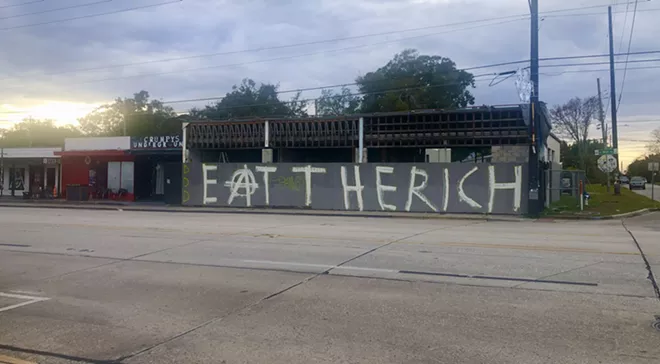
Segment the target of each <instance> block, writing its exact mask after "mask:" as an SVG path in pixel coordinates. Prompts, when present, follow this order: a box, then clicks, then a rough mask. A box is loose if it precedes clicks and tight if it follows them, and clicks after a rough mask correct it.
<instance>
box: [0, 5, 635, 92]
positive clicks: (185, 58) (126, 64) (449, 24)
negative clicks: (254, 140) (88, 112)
mask: <svg viewBox="0 0 660 364" xmlns="http://www.w3.org/2000/svg"><path fill="white" fill-rule="evenodd" d="M42 1H43V0H42ZM630 3H632V2H630ZM621 5H623V4H621ZM606 6H607V5H591V6H582V7H577V8H566V9H556V10H550V11H545V12H542V14H554V13H563V12H571V11H579V10H585V9H594V8H603V7H606ZM567 15H570V14H562V15H558V16H567ZM505 19H516V20H526V19H529V14H518V15H508V16H503V17H494V18H485V19H477V20H471V21H464V22H455V23H448V24H439V25H431V26H425V27H417V28H408V29H399V30H393V31H386V32H379V33H370V34H362V35H356V36H349V37H341V38H332V39H323V40H317V41H310V42H301V43H293V44H285V45H278V46H268V47H259V48H248V49H244V50H238V51H227V52H215V53H205V54H196V55H191V56H183V57H173V58H162V59H155V60H148V61H141V62H132V63H124V64H114V65H108V66H99V67H91V68H78V69H72V70H65V71H58V72H52V73H46V74H44V75H43V76H54V75H60V74H68V73H77V72H89V71H98V70H103V69H111V68H122V67H129V66H139V65H145V64H153V63H164V62H172V61H182V60H188V59H196V58H207V57H215V56H226V55H234V54H242V53H252V52H262V51H268V50H279V49H288V48H294V47H303V46H309V45H318V44H325V43H333V42H341V41H347V40H355V39H362V38H370V37H376V36H383V35H391V34H399V33H407V32H415V31H420V30H429V29H436V28H445V27H452V26H459V25H466V24H475V23H487V22H492V21H498V20H505ZM497 24H499V23H495V24H492V25H497ZM17 76H21V75H20V74H19V75H14V76H13V77H17ZM13 77H12V78H13ZM6 79H9V78H5V80H6Z"/></svg>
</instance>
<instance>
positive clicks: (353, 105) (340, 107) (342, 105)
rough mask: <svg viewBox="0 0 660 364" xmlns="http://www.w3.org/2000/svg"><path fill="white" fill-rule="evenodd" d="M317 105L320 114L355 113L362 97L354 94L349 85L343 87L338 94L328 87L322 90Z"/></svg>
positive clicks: (317, 111) (317, 112)
mask: <svg viewBox="0 0 660 364" xmlns="http://www.w3.org/2000/svg"><path fill="white" fill-rule="evenodd" d="M315 106H316V114H317V115H319V116H329V115H349V114H355V113H356V112H357V111H358V110H359V107H360V97H359V96H356V95H353V93H352V92H351V90H349V89H348V88H347V87H342V89H341V91H340V92H339V93H337V94H335V92H334V91H332V90H328V89H326V90H323V91H321V97H320V98H319V99H318V100H317V102H316V105H315Z"/></svg>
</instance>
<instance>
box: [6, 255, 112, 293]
mask: <svg viewBox="0 0 660 364" xmlns="http://www.w3.org/2000/svg"><path fill="white" fill-rule="evenodd" d="M111 262H114V260H109V259H99V258H80V257H69V256H61V255H49V254H30V253H25V252H10V251H2V250H1V249H0V291H3V290H8V289H19V287H21V286H22V285H26V284H28V283H30V282H33V281H39V280H42V279H45V278H49V277H56V276H59V275H62V274H66V273H69V272H74V271H78V270H84V269H88V268H92V267H96V266H99V265H103V264H108V263H111Z"/></svg>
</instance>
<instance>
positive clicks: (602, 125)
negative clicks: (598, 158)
mask: <svg viewBox="0 0 660 364" xmlns="http://www.w3.org/2000/svg"><path fill="white" fill-rule="evenodd" d="M596 84H597V85H598V121H600V130H601V131H602V132H603V144H604V145H605V146H606V147H607V126H606V125H605V111H604V110H603V96H602V94H601V92H600V78H597V79H596Z"/></svg>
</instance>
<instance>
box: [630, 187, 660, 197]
mask: <svg viewBox="0 0 660 364" xmlns="http://www.w3.org/2000/svg"><path fill="white" fill-rule="evenodd" d="M653 189H655V191H654V190H653ZM632 191H635V192H637V193H639V194H640V195H642V196H646V197H648V198H651V196H653V199H655V200H656V201H660V186H658V185H655V187H654V186H653V185H652V184H650V183H647V184H646V189H644V190H640V189H634V190H632Z"/></svg>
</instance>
